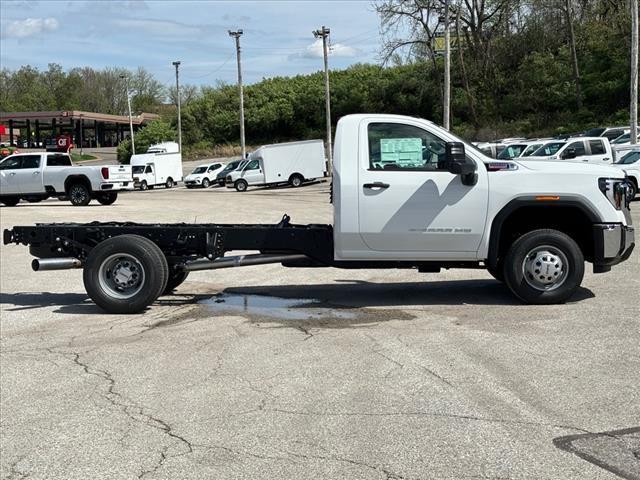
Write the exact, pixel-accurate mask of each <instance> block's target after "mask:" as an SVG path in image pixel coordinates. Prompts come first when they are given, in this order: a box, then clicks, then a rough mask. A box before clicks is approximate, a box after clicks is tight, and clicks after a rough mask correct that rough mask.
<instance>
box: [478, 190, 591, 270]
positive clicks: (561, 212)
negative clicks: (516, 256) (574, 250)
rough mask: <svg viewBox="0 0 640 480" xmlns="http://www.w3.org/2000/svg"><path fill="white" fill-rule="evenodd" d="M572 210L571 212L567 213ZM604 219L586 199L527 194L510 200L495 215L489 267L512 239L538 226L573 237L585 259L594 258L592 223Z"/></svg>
mask: <svg viewBox="0 0 640 480" xmlns="http://www.w3.org/2000/svg"><path fill="white" fill-rule="evenodd" d="M568 213H570V214H571V215H567V214H568ZM599 222H602V219H601V217H600V215H599V214H598V213H597V212H596V210H595V209H594V208H593V207H592V206H591V205H590V204H588V203H587V202H586V201H585V200H584V199H582V198H580V197H577V196H564V195H563V196H562V197H561V198H560V199H559V200H537V199H536V197H534V196H524V197H519V198H515V199H513V200H511V201H510V202H509V203H507V204H506V205H505V206H504V207H503V208H502V210H500V212H498V214H497V215H496V216H495V217H494V219H493V222H492V223H491V229H490V236H489V252H488V256H487V262H488V265H489V267H491V268H496V267H497V264H498V259H499V258H501V257H504V254H505V252H506V250H507V249H508V247H509V245H511V243H512V241H513V240H514V239H515V238H517V237H518V236H520V235H522V234H524V233H527V232H530V231H532V230H537V229H539V228H554V229H556V230H559V231H561V232H564V233H566V234H567V235H569V236H570V237H571V238H573V239H574V240H575V241H576V242H577V243H578V245H579V246H580V248H581V250H582V251H583V254H584V257H585V259H592V258H593V235H592V228H591V226H592V225H593V224H594V223H599Z"/></svg>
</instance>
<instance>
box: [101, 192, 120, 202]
mask: <svg viewBox="0 0 640 480" xmlns="http://www.w3.org/2000/svg"><path fill="white" fill-rule="evenodd" d="M117 198H118V192H105V193H100V194H98V195H97V196H96V200H98V202H99V203H100V204H101V205H111V204H113V203H114V202H115V201H116V199H117Z"/></svg>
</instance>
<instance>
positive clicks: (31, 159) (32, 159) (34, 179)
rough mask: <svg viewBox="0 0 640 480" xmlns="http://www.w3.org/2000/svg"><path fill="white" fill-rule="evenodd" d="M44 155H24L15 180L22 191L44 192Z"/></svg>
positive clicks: (24, 192)
mask: <svg viewBox="0 0 640 480" xmlns="http://www.w3.org/2000/svg"><path fill="white" fill-rule="evenodd" d="M41 166H42V156H41V155H22V163H21V164H20V169H19V170H16V176H15V181H16V182H17V183H18V186H19V188H20V193H23V194H28V193H43V192H44V186H43V185H42V168H41Z"/></svg>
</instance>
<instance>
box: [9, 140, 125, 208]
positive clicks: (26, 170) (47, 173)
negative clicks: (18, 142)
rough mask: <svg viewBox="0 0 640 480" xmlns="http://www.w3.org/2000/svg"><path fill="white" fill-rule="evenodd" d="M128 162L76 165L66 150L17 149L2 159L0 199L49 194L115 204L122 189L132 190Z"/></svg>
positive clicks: (36, 197)
mask: <svg viewBox="0 0 640 480" xmlns="http://www.w3.org/2000/svg"><path fill="white" fill-rule="evenodd" d="M132 189H133V178H132V176H131V167H130V166H128V165H109V166H89V165H87V166H75V165H73V163H72V161H71V157H70V156H69V155H68V154H66V153H54V152H38V153H17V154H14V155H11V156H9V157H6V158H5V159H4V160H2V162H0V203H2V204H4V205H7V206H11V207H13V206H15V205H17V204H18V202H20V200H27V201H28V202H39V201H40V200H44V199H45V198H49V197H58V198H59V199H60V200H65V199H68V200H69V201H70V202H71V203H72V204H73V205H76V206H84V205H87V204H88V203H89V202H90V201H91V199H96V200H97V201H98V202H100V203H101V204H102V205H111V204H112V203H113V202H115V201H116V198H118V191H119V190H132Z"/></svg>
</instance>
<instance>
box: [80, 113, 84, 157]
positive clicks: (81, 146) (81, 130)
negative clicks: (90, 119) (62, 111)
mask: <svg viewBox="0 0 640 480" xmlns="http://www.w3.org/2000/svg"><path fill="white" fill-rule="evenodd" d="M82 117H83V115H82V114H80V160H82V153H83V152H82V148H83V147H84V140H83V138H82V136H83V134H84V132H83V130H84V118H82Z"/></svg>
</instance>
